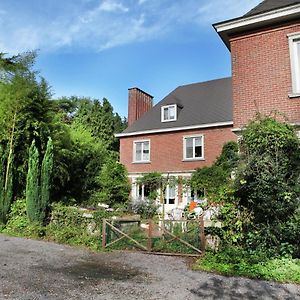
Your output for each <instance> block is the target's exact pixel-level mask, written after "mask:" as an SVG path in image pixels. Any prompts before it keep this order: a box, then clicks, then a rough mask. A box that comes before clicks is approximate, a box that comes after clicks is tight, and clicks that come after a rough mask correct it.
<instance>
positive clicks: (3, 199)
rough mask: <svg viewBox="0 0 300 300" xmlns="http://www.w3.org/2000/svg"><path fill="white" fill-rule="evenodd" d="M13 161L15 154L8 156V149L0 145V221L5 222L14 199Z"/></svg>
mask: <svg viewBox="0 0 300 300" xmlns="http://www.w3.org/2000/svg"><path fill="white" fill-rule="evenodd" d="M13 161H14V156H13V154H11V155H10V156H9V157H8V153H7V151H3V148H2V147H1V145H0V223H3V224H5V223H6V222H7V216H8V212H9V209H10V205H11V203H12V200H13ZM7 168H8V170H7Z"/></svg>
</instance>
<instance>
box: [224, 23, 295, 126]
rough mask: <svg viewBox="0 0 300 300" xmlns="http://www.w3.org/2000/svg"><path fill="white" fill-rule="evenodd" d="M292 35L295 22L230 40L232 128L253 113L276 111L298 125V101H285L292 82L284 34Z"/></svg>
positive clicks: (286, 40)
mask: <svg viewBox="0 0 300 300" xmlns="http://www.w3.org/2000/svg"><path fill="white" fill-rule="evenodd" d="M294 32H300V23H299V22H298V23H297V24H289V25H285V26H281V27H280V28H269V29H265V30H263V31H261V32H257V33H248V34H246V35H243V36H239V37H234V38H232V39H231V40H230V45H231V53H232V75H233V81H232V82H233V121H234V127H235V128H240V127H242V126H243V125H244V124H246V123H247V122H248V121H249V120H250V119H252V118H253V117H254V116H255V114H256V112H260V113H263V114H269V113H270V112H272V111H280V112H281V113H283V115H284V116H285V117H286V118H287V119H288V120H289V121H290V122H299V121H300V98H293V99H290V98H289V97H288V95H289V94H290V93H291V92H292V79H291V66H290V55H289V43H288V37H287V34H290V33H294Z"/></svg>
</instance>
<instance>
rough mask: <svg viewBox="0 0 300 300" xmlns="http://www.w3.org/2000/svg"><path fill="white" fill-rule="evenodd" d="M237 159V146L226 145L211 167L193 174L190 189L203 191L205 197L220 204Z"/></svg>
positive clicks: (230, 143) (233, 144) (231, 143)
mask: <svg viewBox="0 0 300 300" xmlns="http://www.w3.org/2000/svg"><path fill="white" fill-rule="evenodd" d="M238 159H239V154H238V144H237V143H235V142H228V143H226V144H225V145H224V146H223V149H222V153H221V155H220V156H219V157H218V158H217V160H216V161H215V163H214V164H213V165H212V166H211V167H203V168H201V169H197V170H196V171H195V172H194V173H193V175H192V177H191V180H190V186H191V188H192V189H193V190H195V191H205V196H206V197H207V198H208V199H209V200H211V201H212V202H220V200H221V199H220V198H221V197H222V193H223V191H224V189H226V188H227V186H228V185H230V183H231V182H230V175H231V172H232V171H233V170H234V168H235V167H236V165H237V162H238Z"/></svg>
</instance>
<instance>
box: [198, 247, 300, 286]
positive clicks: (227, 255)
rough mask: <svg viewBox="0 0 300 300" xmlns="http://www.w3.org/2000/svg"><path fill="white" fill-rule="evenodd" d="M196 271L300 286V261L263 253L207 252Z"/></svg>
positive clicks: (226, 250) (237, 250)
mask: <svg viewBox="0 0 300 300" xmlns="http://www.w3.org/2000/svg"><path fill="white" fill-rule="evenodd" d="M194 269H196V270H203V271H208V272H217V273H219V274H222V275H226V276H244V277H248V278H253V279H265V280H273V281H278V282H287V283H297V284H300V260H299V259H292V258H278V257H277V258H266V257H265V256H264V254H263V253H251V254H250V253H248V252H246V251H243V250H242V249H238V248H230V249H224V250H222V251H219V252H217V253H214V252H209V251H208V252H206V253H205V255H204V256H203V257H202V258H201V259H199V260H198V261H197V262H196V263H195V265H194Z"/></svg>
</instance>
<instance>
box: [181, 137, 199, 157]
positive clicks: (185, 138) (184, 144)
mask: <svg viewBox="0 0 300 300" xmlns="http://www.w3.org/2000/svg"><path fill="white" fill-rule="evenodd" d="M199 137H201V144H202V145H201V147H202V151H201V152H202V153H201V154H202V155H201V157H195V138H199ZM187 139H193V157H192V158H188V157H186V140H187ZM182 140H183V143H182V144H183V160H182V161H194V160H204V135H203V134H194V135H186V136H183V137H182Z"/></svg>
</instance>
